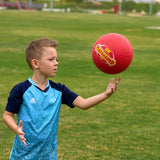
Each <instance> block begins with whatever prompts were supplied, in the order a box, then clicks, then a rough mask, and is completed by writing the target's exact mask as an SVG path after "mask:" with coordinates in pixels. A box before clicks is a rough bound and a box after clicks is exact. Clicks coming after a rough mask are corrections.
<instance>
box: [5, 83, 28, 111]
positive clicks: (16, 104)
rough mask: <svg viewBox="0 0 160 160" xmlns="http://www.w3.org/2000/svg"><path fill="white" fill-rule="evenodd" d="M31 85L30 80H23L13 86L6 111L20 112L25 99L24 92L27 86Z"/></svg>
mask: <svg viewBox="0 0 160 160" xmlns="http://www.w3.org/2000/svg"><path fill="white" fill-rule="evenodd" d="M29 86H30V83H29V81H25V82H21V83H19V84H17V85H16V86H14V87H13V89H12V90H11V92H10V95H9V97H8V102H7V105H6V109H5V110H6V111H8V112H12V113H18V112H19V109H20V107H21V104H22V101H23V94H24V92H25V91H26V88H28V87H29Z"/></svg>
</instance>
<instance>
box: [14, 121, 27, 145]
mask: <svg viewBox="0 0 160 160" xmlns="http://www.w3.org/2000/svg"><path fill="white" fill-rule="evenodd" d="M22 124H23V122H22V121H21V120H20V122H19V125H18V127H17V131H16V134H17V136H18V137H19V139H20V140H21V142H22V143H23V144H24V145H25V146H27V143H26V138H24V135H25V133H24V132H23V125H22Z"/></svg>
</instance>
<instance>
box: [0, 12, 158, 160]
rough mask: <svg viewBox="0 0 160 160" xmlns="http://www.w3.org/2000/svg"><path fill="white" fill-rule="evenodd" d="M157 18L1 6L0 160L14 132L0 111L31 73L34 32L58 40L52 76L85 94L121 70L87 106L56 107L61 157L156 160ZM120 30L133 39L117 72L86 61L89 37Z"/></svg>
mask: <svg viewBox="0 0 160 160" xmlns="http://www.w3.org/2000/svg"><path fill="white" fill-rule="evenodd" d="M151 26H155V27H158V26H160V17H154V16H153V17H151V16H148V17H147V16H146V17H129V16H119V15H110V14H108V15H93V14H83V13H81V14H80V13H51V12H41V11H38V12H35V11H30V12H26V11H22V12H20V11H0V117H1V119H0V159H1V160H6V159H8V157H9V154H10V151H11V148H12V144H13V140H14V134H13V133H12V132H11V131H10V130H9V129H8V128H7V127H6V126H5V125H4V123H3V121H2V115H3V112H4V109H5V105H6V103H7V98H8V95H9V91H10V90H11V88H12V87H13V86H14V85H15V84H17V83H18V82H20V81H24V80H26V79H27V78H28V77H30V76H31V75H32V72H31V71H30V69H29V67H28V66H27V64H26V62H25V55H24V53H25V47H26V46H27V44H28V43H29V42H30V41H31V40H33V39H36V38H39V37H49V38H52V39H56V40H58V41H59V46H58V48H57V51H58V55H59V70H58V73H57V75H56V77H54V78H52V80H54V81H55V82H61V83H64V84H66V85H67V86H68V87H69V88H70V89H71V90H73V91H75V92H76V93H78V94H79V95H81V96H83V97H85V98H86V97H89V96H92V95H95V94H98V93H101V92H103V91H105V89H106V86H107V83H108V82H109V79H110V78H111V77H114V78H115V77H116V76H121V77H122V80H121V83H120V85H119V88H118V91H117V92H116V93H115V94H114V95H113V96H112V97H111V98H110V99H108V100H107V101H105V102H103V103H101V104H99V105H97V106H96V107H93V108H91V109H90V110H86V111H83V110H80V109H78V108H75V109H70V108H69V107H67V106H64V105H62V108H61V113H60V119H59V129H58V156H59V159H60V160H158V159H160V30H155V29H146V28H145V27H151ZM111 32H114V33H120V34H122V35H124V36H126V37H127V38H128V39H129V41H130V42H131V44H132V46H133V50H134V58H133V61H132V64H131V65H130V67H129V68H128V69H127V70H126V71H125V72H123V73H121V74H119V75H107V74H104V73H102V72H101V71H99V70H98V69H97V68H96V67H95V66H94V64H93V62H92V57H91V51H92V46H93V44H94V43H95V41H96V40H97V39H98V38H99V37H100V36H102V35H103V34H106V33H111Z"/></svg>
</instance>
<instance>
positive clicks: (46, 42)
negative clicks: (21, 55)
mask: <svg viewBox="0 0 160 160" xmlns="http://www.w3.org/2000/svg"><path fill="white" fill-rule="evenodd" d="M57 45H58V42H57V41H55V40H51V39H49V38H39V39H36V40H34V41H32V42H31V43H30V44H29V45H28V46H27V47H26V61H27V63H28V65H29V66H30V68H31V69H32V64H31V61H32V60H33V59H40V58H41V56H42V54H43V51H44V48H45V47H53V48H56V47H57Z"/></svg>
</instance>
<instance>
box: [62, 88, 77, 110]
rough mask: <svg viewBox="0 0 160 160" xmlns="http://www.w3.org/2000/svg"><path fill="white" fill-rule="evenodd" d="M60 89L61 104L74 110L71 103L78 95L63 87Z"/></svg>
mask: <svg viewBox="0 0 160 160" xmlns="http://www.w3.org/2000/svg"><path fill="white" fill-rule="evenodd" d="M62 88H63V90H62V103H63V104H67V105H68V106H69V107H71V108H74V107H75V106H73V105H72V103H73V101H74V100H75V99H76V98H77V97H78V95H77V94H76V93H74V92H73V91H71V90H70V89H68V88H67V87H66V86H65V85H62Z"/></svg>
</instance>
